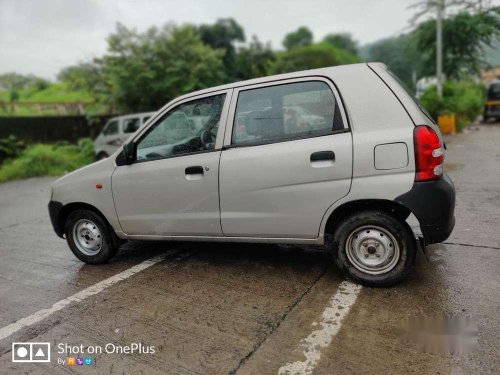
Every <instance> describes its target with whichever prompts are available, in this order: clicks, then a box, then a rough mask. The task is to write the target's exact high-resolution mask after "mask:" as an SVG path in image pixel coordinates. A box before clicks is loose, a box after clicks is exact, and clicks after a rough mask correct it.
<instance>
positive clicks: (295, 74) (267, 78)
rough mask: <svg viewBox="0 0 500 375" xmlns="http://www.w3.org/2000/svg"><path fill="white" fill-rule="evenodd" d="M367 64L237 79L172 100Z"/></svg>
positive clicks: (325, 74)
mask: <svg viewBox="0 0 500 375" xmlns="http://www.w3.org/2000/svg"><path fill="white" fill-rule="evenodd" d="M370 64H378V65H382V66H383V67H384V68H386V67H385V65H384V64H382V63H370ZM367 65H368V64H367V63H359V64H348V65H338V66H330V67H326V68H319V69H309V70H301V71H296V72H291V73H283V74H275V75H271V76H265V77H260V78H253V79H249V80H245V81H238V82H232V83H227V84H224V85H219V86H213V87H210V88H206V89H203V90H198V91H194V92H190V93H188V94H185V95H182V96H179V97H177V98H175V99H174V100H175V101H178V100H183V99H186V98H190V97H193V96H198V95H204V94H208V93H211V92H215V91H223V90H229V89H234V88H239V87H243V86H251V85H256V84H259V83H265V82H269V81H279V80H286V79H291V78H298V77H303V76H329V75H330V74H331V73H332V72H335V73H339V72H340V71H342V70H343V69H349V70H352V69H356V68H359V69H364V68H366V66H367Z"/></svg>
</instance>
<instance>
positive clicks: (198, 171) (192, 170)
mask: <svg viewBox="0 0 500 375" xmlns="http://www.w3.org/2000/svg"><path fill="white" fill-rule="evenodd" d="M185 172H186V176H188V175H195V174H203V167H201V166H199V165H197V166H194V167H187V168H186V170H185Z"/></svg>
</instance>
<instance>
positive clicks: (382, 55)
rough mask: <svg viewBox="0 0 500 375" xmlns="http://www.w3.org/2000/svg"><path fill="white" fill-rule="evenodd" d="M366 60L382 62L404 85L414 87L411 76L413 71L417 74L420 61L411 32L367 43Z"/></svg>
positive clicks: (419, 68)
mask: <svg viewBox="0 0 500 375" xmlns="http://www.w3.org/2000/svg"><path fill="white" fill-rule="evenodd" d="M367 60H369V61H377V62H383V63H384V64H386V65H387V67H388V68H389V69H390V70H391V71H392V72H393V73H394V74H395V75H396V76H398V78H399V79H400V80H401V81H403V82H404V83H405V84H406V86H408V87H410V88H412V89H413V88H415V85H414V83H413V79H412V78H413V74H414V72H415V73H416V74H417V75H418V73H419V72H420V70H421V67H420V66H421V63H420V54H419V52H418V50H417V49H416V48H415V42H414V38H413V35H412V34H402V35H400V36H397V37H393V38H387V39H383V40H380V41H378V42H375V43H373V44H371V45H369V46H368V58H367Z"/></svg>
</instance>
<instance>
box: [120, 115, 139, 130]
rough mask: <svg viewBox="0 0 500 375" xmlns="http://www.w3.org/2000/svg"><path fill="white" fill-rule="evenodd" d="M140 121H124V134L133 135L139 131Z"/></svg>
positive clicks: (136, 119)
mask: <svg viewBox="0 0 500 375" xmlns="http://www.w3.org/2000/svg"><path fill="white" fill-rule="evenodd" d="M139 121H140V119H139V118H138V117H135V118H128V119H125V120H123V132H124V133H133V132H135V131H136V130H137V129H139V126H140V123H139Z"/></svg>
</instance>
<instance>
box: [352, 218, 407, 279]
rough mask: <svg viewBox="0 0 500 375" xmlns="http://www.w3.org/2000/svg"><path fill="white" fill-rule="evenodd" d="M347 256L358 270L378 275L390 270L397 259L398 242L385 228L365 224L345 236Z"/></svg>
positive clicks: (398, 252) (398, 251)
mask: <svg viewBox="0 0 500 375" xmlns="http://www.w3.org/2000/svg"><path fill="white" fill-rule="evenodd" d="M346 253H347V258H348V259H349V261H350V262H351V263H352V265H353V266H354V267H356V268H357V269H358V270H360V271H362V272H365V273H368V274H371V275H379V274H382V273H386V272H389V271H390V270H392V269H393V268H394V267H395V266H396V264H397V263H398V261H399V257H400V250H399V244H398V242H397V241H396V239H395V238H394V236H393V235H392V234H391V233H390V232H389V231H388V230H387V229H385V228H381V227H378V226H374V225H365V226H362V227H360V228H357V229H355V230H353V231H352V232H351V233H350V234H349V236H348V237H347V242H346Z"/></svg>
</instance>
